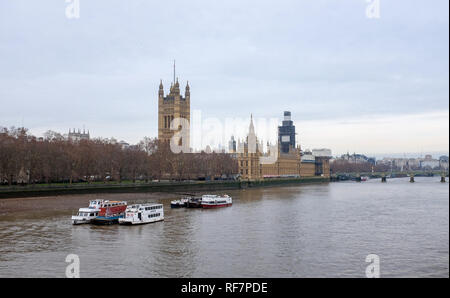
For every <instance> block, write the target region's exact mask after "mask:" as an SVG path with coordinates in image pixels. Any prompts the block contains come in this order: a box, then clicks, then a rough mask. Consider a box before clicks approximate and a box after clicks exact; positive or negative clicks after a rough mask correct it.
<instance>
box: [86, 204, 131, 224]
mask: <svg viewBox="0 0 450 298" xmlns="http://www.w3.org/2000/svg"><path fill="white" fill-rule="evenodd" d="M126 209H127V202H125V201H103V202H102V204H101V206H100V211H99V212H98V216H97V217H96V218H94V219H93V220H92V221H91V222H92V223H94V224H113V223H117V222H118V221H119V218H122V217H123V216H124V213H125V210H126Z"/></svg>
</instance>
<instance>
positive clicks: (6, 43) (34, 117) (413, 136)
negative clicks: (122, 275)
mask: <svg viewBox="0 0 450 298" xmlns="http://www.w3.org/2000/svg"><path fill="white" fill-rule="evenodd" d="M67 5H68V4H67V3H65V0H41V1H29V0H2V1H0V126H8V127H9V126H13V125H14V126H21V125H22V123H23V125H24V126H25V127H27V128H29V129H30V130H31V132H32V133H33V134H36V135H42V134H43V132H45V131H47V130H55V131H59V132H65V133H66V132H67V131H68V130H69V128H83V126H85V127H86V129H89V130H90V132H91V135H92V136H94V137H115V138H116V139H119V140H121V139H123V140H125V141H128V142H130V143H136V142H138V141H139V140H140V139H142V138H143V137H144V136H150V137H155V136H157V94H158V85H159V80H160V79H162V80H163V83H164V84H165V89H166V92H167V89H168V87H169V85H170V82H171V80H172V76H173V73H172V71H173V70H172V64H173V59H176V61H177V62H176V64H177V76H178V77H179V79H180V83H181V85H182V90H183V92H184V86H185V84H186V81H187V80H189V84H190V86H191V109H192V110H200V111H201V113H202V117H203V118H210V117H217V118H218V119H220V120H221V121H225V118H227V117H235V118H241V119H244V120H248V119H249V116H250V113H253V115H254V117H255V118H256V119H258V118H264V119H270V118H274V117H277V118H279V120H280V121H281V119H282V113H283V111H284V110H290V111H291V112H292V118H293V120H294V121H295V124H296V126H297V133H298V139H299V140H300V142H301V144H302V146H303V148H321V147H327V148H330V149H332V150H333V153H334V154H339V153H343V152H347V150H348V151H350V152H354V151H356V152H360V153H368V154H369V153H370V154H377V153H378V154H379V153H404V152H430V151H444V152H445V151H448V147H449V124H448V120H449V85H448V80H449V68H448V67H449V48H448V46H449V39H448V38H449V32H448V28H449V15H448V10H449V7H448V6H449V1H448V0H433V1H425V0H417V1H413V0H380V16H381V17H380V18H367V16H366V7H367V5H368V4H367V2H366V1H365V0H303V1H299V0H293V1H283V0H282V1H280V0H278V1H263V0H258V1H242V0H239V1H230V0H227V1H213V0H207V1H196V0H190V1H186V0H183V1H169V0H168V1H148V0H145V1H144V0H143V1H138V0H128V1H125V0H80V18H78V19H68V18H67V17H66V13H65V10H66V6H67ZM257 133H258V131H257Z"/></svg>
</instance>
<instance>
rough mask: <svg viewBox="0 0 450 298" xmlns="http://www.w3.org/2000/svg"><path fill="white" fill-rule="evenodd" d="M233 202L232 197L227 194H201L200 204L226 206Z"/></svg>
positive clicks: (206, 206)
mask: <svg viewBox="0 0 450 298" xmlns="http://www.w3.org/2000/svg"><path fill="white" fill-rule="evenodd" d="M232 204H233V199H232V198H231V197H230V196H229V195H221V196H218V195H203V196H202V202H201V205H202V207H203V208H219V207H228V206H231V205H232Z"/></svg>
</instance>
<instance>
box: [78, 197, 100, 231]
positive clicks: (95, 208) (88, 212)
mask: <svg viewBox="0 0 450 298" xmlns="http://www.w3.org/2000/svg"><path fill="white" fill-rule="evenodd" d="M102 203H103V200H93V201H89V207H87V208H80V209H78V213H77V215H72V224H74V225H79V224H85V223H90V222H91V221H92V220H93V219H95V218H96V217H97V216H98V213H99V211H100V207H101V205H102Z"/></svg>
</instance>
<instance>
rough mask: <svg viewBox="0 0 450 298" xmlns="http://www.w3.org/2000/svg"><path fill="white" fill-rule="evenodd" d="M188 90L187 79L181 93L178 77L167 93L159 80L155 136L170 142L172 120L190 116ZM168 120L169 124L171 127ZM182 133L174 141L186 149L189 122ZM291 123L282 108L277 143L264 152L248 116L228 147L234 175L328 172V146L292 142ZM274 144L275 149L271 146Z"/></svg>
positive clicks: (250, 177) (263, 176) (251, 177)
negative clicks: (243, 134)
mask: <svg viewBox="0 0 450 298" xmlns="http://www.w3.org/2000/svg"><path fill="white" fill-rule="evenodd" d="M190 102H191V93H190V86H189V83H186V87H185V92H184V97H183V95H182V94H181V92H180V84H179V82H178V78H176V79H175V75H174V81H173V82H172V83H171V85H170V89H169V93H168V94H167V95H165V94H164V86H163V83H162V80H161V82H160V84H159V92H158V139H159V140H161V141H165V142H170V140H171V138H172V137H173V136H174V134H175V133H176V132H177V131H179V130H180V127H178V128H175V127H173V124H172V121H173V120H174V119H177V118H182V119H186V120H187V121H188V123H190V120H191V109H190ZM171 124H172V128H171ZM183 129H185V130H186V133H185V135H184V137H183V138H182V139H180V140H179V144H178V145H182V143H183V142H185V143H184V145H185V148H189V151H190V152H192V150H191V149H190V147H189V145H190V131H189V129H190V128H189V125H187V127H184V128H183ZM295 135H296V133H295V126H294V125H293V121H292V120H291V113H290V112H289V111H286V112H284V120H283V122H282V125H281V126H279V127H278V143H277V144H276V145H275V147H273V146H272V147H269V148H272V152H270V149H269V151H268V152H263V150H262V143H258V139H257V137H256V133H255V129H254V125H253V118H252V119H251V120H250V126H249V133H248V136H247V138H246V139H245V141H243V142H240V141H239V142H238V144H237V146H236V142H235V146H234V148H233V147H232V148H229V154H232V155H233V156H234V157H235V159H237V163H238V169H239V170H238V171H239V172H238V173H237V174H238V176H239V177H240V178H241V179H245V180H262V179H272V178H283V177H312V176H322V177H329V176H330V164H329V159H330V158H331V151H330V150H328V149H315V150H312V151H309V150H306V151H302V150H301V147H300V144H298V145H296V140H295ZM273 148H275V150H273ZM270 156H271V157H272V158H274V159H273V162H264V159H267V158H268V157H270Z"/></svg>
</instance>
